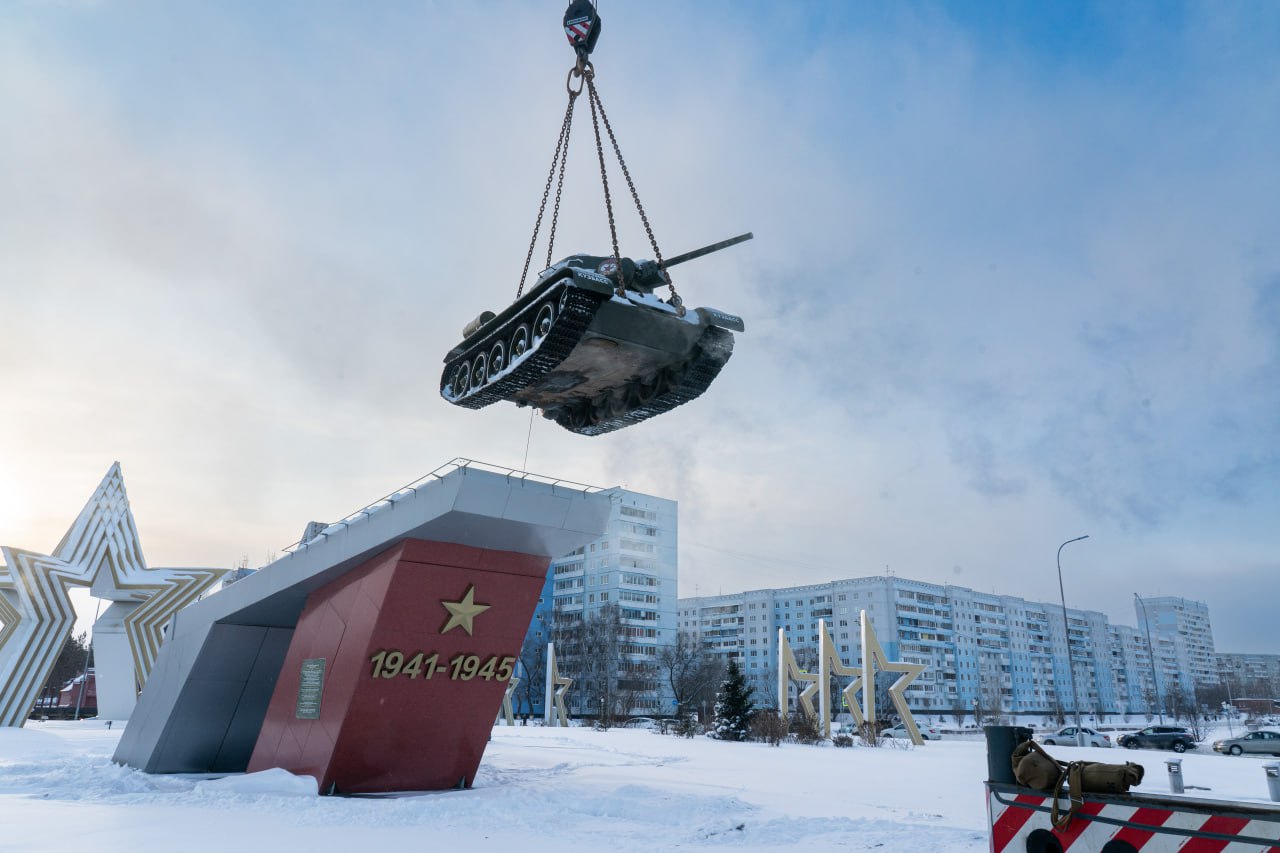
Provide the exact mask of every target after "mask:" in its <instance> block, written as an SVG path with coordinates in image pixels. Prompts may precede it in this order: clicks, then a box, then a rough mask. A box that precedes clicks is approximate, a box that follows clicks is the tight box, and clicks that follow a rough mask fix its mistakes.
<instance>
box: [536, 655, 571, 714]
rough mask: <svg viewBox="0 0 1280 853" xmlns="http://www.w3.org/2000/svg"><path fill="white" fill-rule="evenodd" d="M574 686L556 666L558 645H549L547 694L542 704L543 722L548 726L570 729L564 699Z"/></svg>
mask: <svg viewBox="0 0 1280 853" xmlns="http://www.w3.org/2000/svg"><path fill="white" fill-rule="evenodd" d="M572 686H573V679H572V678H566V677H565V676H563V675H561V674H560V667H559V666H558V665H557V664H556V644H555V643H547V692H546V695H545V696H544V701H543V703H542V708H543V712H542V714H543V721H544V722H545V723H546V724H547V725H548V726H560V727H561V728H566V729H567V728H568V727H569V712H568V711H567V710H566V709H565V705H564V697H565V694H566V693H568V692H569V688H570V687H572Z"/></svg>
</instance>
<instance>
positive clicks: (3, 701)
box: [0, 462, 227, 726]
mask: <svg viewBox="0 0 1280 853" xmlns="http://www.w3.org/2000/svg"><path fill="white" fill-rule="evenodd" d="M0 555H2V556H3V558H4V565H0V602H3V604H2V605H0V623H3V627H0V726H21V725H22V724H23V723H24V722H25V720H26V716H27V713H28V711H30V709H31V707H32V706H33V705H34V704H35V700H36V697H37V696H38V695H39V692H40V689H41V688H42V687H43V686H44V684H45V682H46V681H47V680H48V678H49V673H50V672H51V671H52V669H53V665H54V662H55V661H56V660H57V658H58V654H59V653H60V652H61V651H62V646H63V644H64V643H65V642H66V639H67V637H68V636H69V635H70V633H71V629H72V627H73V626H74V624H75V610H74V608H73V607H72V606H71V600H70V597H69V594H68V593H69V590H70V588H71V587H73V586H79V587H89V590H90V595H92V596H93V597H95V598H99V599H107V600H110V601H113V602H115V603H114V604H113V605H112V606H111V607H109V608H108V611H107V614H106V615H104V617H103V618H104V619H106V618H108V617H110V618H111V619H119V620H120V621H121V622H122V623H123V627H124V638H123V639H124V642H125V644H126V645H127V652H125V653H122V654H120V655H116V654H112V653H111V652H110V651H108V653H106V654H103V651H104V650H99V652H98V654H97V655H95V656H96V657H97V658H98V665H97V668H96V675H97V684H98V694H99V707H100V710H101V707H102V700H103V699H104V698H105V697H109V696H111V695H116V696H122V697H126V700H125V702H124V703H123V704H124V706H125V707H123V710H124V711H125V715H124V716H125V717H127V715H128V714H127V712H128V710H131V709H132V700H133V699H134V698H136V697H137V694H138V691H139V690H141V689H142V685H143V684H144V683H145V682H146V680H147V676H148V675H150V673H151V667H152V666H153V665H154V663H155V659H156V655H157V654H159V651H160V644H161V643H162V642H163V641H164V627H165V625H166V624H167V623H168V621H169V620H170V619H171V618H172V617H173V615H174V614H175V613H177V612H178V611H179V610H181V609H182V608H183V607H186V606H187V605H188V604H190V603H191V602H193V601H195V600H196V599H198V598H199V597H200V596H201V595H202V594H204V593H205V592H206V591H207V590H208V589H209V588H210V587H212V586H213V584H214V583H216V582H217V581H218V579H219V578H221V577H222V575H223V574H225V573H226V571H227V570H226V569H159V568H156V569H152V568H148V567H147V564H146V561H145V560H144V559H143V556H142V546H141V544H140V542H139V540H138V529H137V527H136V526H135V524H134V521H133V512H132V510H130V509H129V498H128V495H127V494H126V492H125V488H124V477H123V476H122V475H121V473H120V463H118V462H117V463H114V464H113V465H112V466H111V468H110V469H109V470H108V471H107V475H106V476H105V477H104V478H103V479H102V482H101V484H99V486H98V488H97V490H96V491H94V493H93V495H92V496H91V497H90V498H89V501H88V503H86V504H85V507H84V509H83V510H81V511H80V515H79V516H78V517H77V518H76V520H75V522H74V523H73V524H72V525H71V529H69V530H68V531H67V533H66V535H65V536H63V537H62V541H61V542H59V543H58V547H56V548H55V549H54V550H53V554H51V555H45V554H38V553H35V552H33V551H25V550H22V549H18V548H8V547H0ZM112 611H115V612H114V613H113V612H112ZM94 628H95V631H94V633H95V635H96V634H97V633H98V631H97V624H95V626H94ZM108 637H109V635H108ZM105 642H106V643H107V644H108V645H109V644H110V639H107V640H106V641H105ZM94 645H95V648H97V647H98V646H99V645H100V643H99V638H98V637H97V636H95V637H94ZM130 664H131V665H130Z"/></svg>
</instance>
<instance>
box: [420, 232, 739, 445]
mask: <svg viewBox="0 0 1280 853" xmlns="http://www.w3.org/2000/svg"><path fill="white" fill-rule="evenodd" d="M751 237H752V235H751V234H743V235H740V236H738V237H734V238H732V239H729V240H724V241H722V242H720V243H714V244H712V245H710V246H705V247H703V248H701V249H696V250H694V251H692V252H687V253H685V254H683V255H679V256H677V257H675V258H672V259H671V260H669V261H667V262H666V266H667V267H668V268H670V267H672V266H675V265H676V264H680V263H684V262H685V261H689V260H693V259H694V258H698V257H702V256H703V255H706V254H710V253H711V252H715V251H719V250H720V249H724V248H727V247H729V246H732V245H734V244H736V243H741V242H743V241H744V240H749V239H751ZM619 273H621V276H622V280H623V281H624V282H625V286H624V287H622V288H621V289H619V287H618V277H619ZM665 284H666V282H665V280H664V278H663V275H662V270H661V269H660V268H659V266H658V264H657V263H656V262H654V261H645V260H642V261H633V260H632V259H631V258H623V259H622V261H621V263H619V262H617V261H615V260H614V259H613V258H612V257H600V256H597V255H572V256H570V257H568V258H565V259H564V260H562V261H559V262H558V263H556V264H554V265H553V266H552V267H551V268H549V269H547V270H546V271H544V272H543V273H542V274H541V275H539V276H538V280H537V281H536V282H535V283H534V285H533V286H532V287H531V288H530V289H529V291H528V292H527V293H525V294H524V295H523V296H522V297H520V298H519V299H517V300H516V301H515V302H514V303H512V304H511V305H510V306H508V307H507V308H506V310H504V311H502V312H501V313H499V314H494V313H492V312H489V311H486V312H484V313H483V314H481V315H480V316H479V317H477V318H476V319H475V320H473V321H472V322H471V323H469V324H468V325H467V327H466V328H465V329H463V335H462V336H463V340H462V343H460V344H458V345H457V346H456V347H454V348H453V349H452V350H450V351H449V354H448V355H446V356H445V360H444V362H445V366H444V372H443V374H442V375H441V377H440V395H441V396H442V397H444V399H445V400H447V401H449V402H450V403H453V404H454V405H456V406H463V407H465V408H468V409H480V408H483V407H485V406H488V405H490V404H492V403H497V402H500V401H503V400H509V401H511V402H513V403H515V404H516V405H517V406H533V407H535V408H537V409H539V410H541V412H542V416H543V417H545V418H549V419H550V420H553V421H555V422H556V423H558V424H560V426H562V427H564V428H565V429H567V430H569V431H570V432H575V433H578V434H580V435H601V434H603V433H607V432H613V431H615V430H619V429H622V428H624V427H628V426H633V425H635V424H638V423H640V422H642V421H646V420H648V419H649V418H652V417H654V416H656V415H660V414H663V413H664V412H668V411H670V410H671V409H674V408H675V407H676V406H680V405H683V404H684V403H687V402H689V401H690V400H693V399H695V398H697V397H698V396H700V395H701V394H702V392H703V391H706V390H707V388H708V387H710V385H711V383H712V382H713V381H715V378H716V376H718V375H719V373H720V370H721V369H722V368H723V367H724V365H725V363H726V362H728V360H729V357H730V356H731V355H732V354H733V340H734V338H733V333H734V332H741V331H743V330H744V326H743V323H742V318H741V317H737V316H734V315H733V314H727V313H725V312H723V311H718V310H716V309H714V308H692V309H687V310H686V309H685V307H684V306H683V305H682V304H681V303H680V300H679V299H678V298H677V297H674V296H673V297H672V298H670V299H668V300H666V301H664V300H662V299H660V298H659V297H658V296H657V295H656V294H655V293H654V290H655V289H657V288H658V287H662V286H665Z"/></svg>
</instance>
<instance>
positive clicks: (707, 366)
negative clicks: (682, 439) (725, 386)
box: [555, 326, 733, 435]
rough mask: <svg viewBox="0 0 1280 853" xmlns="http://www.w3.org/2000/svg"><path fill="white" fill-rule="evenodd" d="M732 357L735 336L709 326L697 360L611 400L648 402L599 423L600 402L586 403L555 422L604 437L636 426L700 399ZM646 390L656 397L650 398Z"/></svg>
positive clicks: (563, 412)
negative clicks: (641, 399) (598, 407)
mask: <svg viewBox="0 0 1280 853" xmlns="http://www.w3.org/2000/svg"><path fill="white" fill-rule="evenodd" d="M731 355H733V333H732V332H729V331H727V330H725V329H721V328H718V327H716V326H708V327H707V329H706V331H704V332H703V333H702V336H701V337H700V338H699V339H698V344H697V347H696V352H695V354H694V356H693V358H691V359H689V360H688V361H687V362H685V363H684V365H683V366H682V367H680V368H675V369H668V370H666V371H664V372H663V374H662V375H660V376H658V377H657V378H656V380H655V381H656V383H657V386H656V387H652V386H650V387H647V388H646V387H645V384H644V383H641V382H638V381H635V382H632V383H630V384H629V385H628V386H627V387H626V388H623V389H620V390H619V391H618V392H615V394H614V398H613V400H612V401H610V402H612V403H613V405H614V406H615V407H617V406H619V405H621V404H622V403H624V402H625V401H626V400H628V399H635V398H638V397H644V396H648V399H647V400H646V401H645V402H642V403H640V404H639V405H635V406H633V407H631V408H629V409H627V410H626V411H623V412H621V413H620V414H616V415H614V416H612V417H605V418H600V419H598V420H596V419H595V418H596V415H595V413H594V412H593V407H595V406H598V405H599V404H598V403H597V402H596V401H592V400H583V401H580V402H579V403H577V405H575V406H574V407H573V408H571V409H570V408H568V407H565V408H562V409H561V410H560V411H559V412H557V413H556V415H555V421H556V423H558V424H560V426H562V427H564V428H565V429H567V430H569V431H570V432H574V433H577V434H578V435H603V434H604V433H607V432H613V431H614V430H619V429H622V428H624V427H629V426H634V425H635V424H638V423H640V422H641V421H646V420H648V419H649V418H652V417H655V416H657V415H661V414H663V413H665V412H669V411H671V410H672V409H674V408H675V407H676V406H682V405H684V404H685V403H687V402H689V401H690V400H693V399H695V398H697V397H698V396H700V395H701V394H702V392H703V391H706V390H707V388H708V387H710V385H711V383H712V382H713V381H714V380H715V378H716V377H717V376H718V375H719V374H720V370H721V368H723V367H724V366H725V364H726V363H727V362H728V361H729V357H730V356H731ZM646 391H648V392H649V394H651V395H652V396H649V395H647V394H646V393H645V392H646ZM655 391H656V393H654V392H655ZM566 409H567V410H566ZM593 420H595V422H594V423H592V421H593ZM575 424H576V425H575Z"/></svg>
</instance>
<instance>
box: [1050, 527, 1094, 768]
mask: <svg viewBox="0 0 1280 853" xmlns="http://www.w3.org/2000/svg"><path fill="white" fill-rule="evenodd" d="M1088 538H1089V534H1088V533H1086V534H1085V535H1083V536H1077V537H1076V538H1075V539H1068V540H1067V541H1066V542H1063V543H1062V544H1061V545H1059V546H1058V595H1059V596H1060V597H1061V598H1062V634H1063V636H1064V637H1065V638H1066V641H1067V684H1068V685H1070V688H1071V707H1072V708H1073V709H1074V711H1075V716H1076V743H1077V744H1079V745H1080V746H1084V745H1085V738H1084V732H1082V731H1081V730H1080V700H1079V699H1078V698H1076V674H1075V661H1074V660H1072V659H1071V623H1070V622H1068V621H1067V594H1066V593H1065V592H1064V591H1063V589H1062V549H1063V548H1065V547H1067V546H1068V545H1070V544H1071V543H1072V542H1079V541H1080V540H1081V539H1088Z"/></svg>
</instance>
